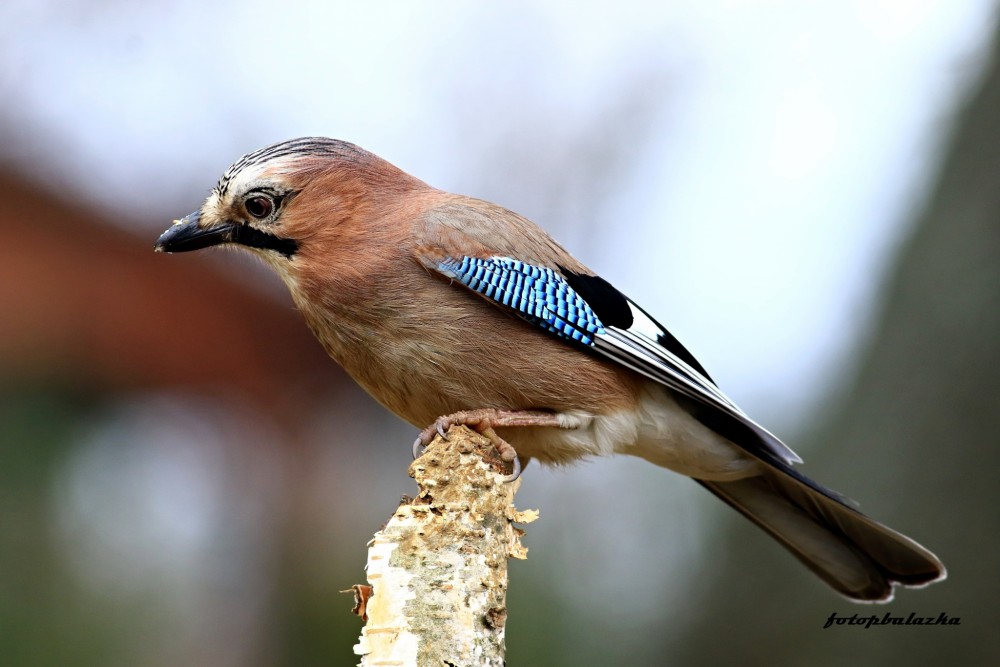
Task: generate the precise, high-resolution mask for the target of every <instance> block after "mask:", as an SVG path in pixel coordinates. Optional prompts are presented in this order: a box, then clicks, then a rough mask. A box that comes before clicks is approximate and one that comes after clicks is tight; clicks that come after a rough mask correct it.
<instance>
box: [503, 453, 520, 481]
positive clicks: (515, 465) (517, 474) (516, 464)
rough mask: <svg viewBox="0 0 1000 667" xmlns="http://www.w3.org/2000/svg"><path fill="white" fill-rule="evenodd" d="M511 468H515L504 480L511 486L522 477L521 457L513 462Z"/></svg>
mask: <svg viewBox="0 0 1000 667" xmlns="http://www.w3.org/2000/svg"><path fill="white" fill-rule="evenodd" d="M511 466H512V467H513V471H512V472H511V473H510V474H509V475H507V476H506V477H504V478H503V482H504V484H510V483H511V482H513V481H514V480H515V479H517V478H518V477H520V476H521V457H520V456H515V457H514V460H513V461H512V462H511Z"/></svg>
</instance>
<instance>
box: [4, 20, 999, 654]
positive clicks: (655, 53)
mask: <svg viewBox="0 0 1000 667" xmlns="http://www.w3.org/2000/svg"><path fill="white" fill-rule="evenodd" d="M615 7H616V8H614V9H612V8H611V7H610V6H605V5H602V4H599V3H590V2H583V3H578V4H576V3H575V4H574V5H573V6H572V7H570V6H569V5H567V4H565V3H554V2H552V3H528V2H514V3H505V4H504V6H503V7H487V6H478V5H475V6H471V5H465V4H462V3H458V2H442V3H435V4H434V5H430V4H423V3H402V2H400V3H386V4H380V5H379V6H378V7H377V8H371V7H368V8H362V7H360V6H359V7H333V6H327V5H324V4H320V3H300V4H296V5H295V6H293V7H282V8H278V7H277V6H272V5H269V4H267V3H263V2H243V3H236V2H221V3H217V4H215V5H212V6H211V7H204V6H201V5H199V4H198V3H194V2H177V3H172V2H151V3H145V4H143V5H142V6H133V5H132V4H129V3H124V2H121V1H120V0H102V1H101V2H59V3H56V2H33V3H28V2H21V1H12V2H7V3H5V4H4V5H3V6H2V7H0V93H2V99H3V100H4V101H3V104H2V105H0V195H2V197H0V201H2V202H3V206H0V665H4V666H6V665H18V666H21V665H24V666H35V665H95V666H96V665H101V666H117V665H122V666H125V665H128V666H140V667H147V666H157V667H158V666H161V665H162V666H166V665H198V666H200V665H205V666H227V665H234V666H235V665H240V666H243V665H246V666H255V665H261V666H264V665H289V666H292V665H295V666H300V665H352V664H356V662H357V657H356V656H354V655H353V653H352V651H351V647H352V645H353V644H354V642H355V641H356V638H357V636H358V633H359V631H360V626H361V623H360V620H359V619H357V618H355V617H354V616H352V615H351V614H350V613H349V609H350V607H351V602H352V601H351V599H350V596H348V595H344V594H341V593H340V592H339V591H342V590H344V589H346V588H348V587H349V586H350V585H352V584H355V583H360V582H362V581H363V579H364V571H363V566H364V562H365V557H366V542H367V541H368V539H369V538H370V536H371V534H372V533H373V532H374V531H375V530H377V529H378V528H379V527H380V526H381V524H382V523H383V522H384V521H385V519H386V518H388V516H389V515H390V513H391V511H392V509H393V508H394V506H395V504H396V503H397V501H398V498H399V496H400V495H402V494H405V493H411V492H412V491H413V488H414V487H413V484H412V482H411V481H410V480H409V479H408V478H407V477H406V473H405V471H406V467H407V465H408V463H409V446H408V444H407V443H409V442H412V438H413V430H412V429H411V428H410V427H408V426H407V425H405V424H402V423H401V422H399V421H398V420H397V419H396V418H394V417H392V416H391V415H389V414H387V413H385V412H384V411H383V410H382V409H381V408H380V407H379V406H377V405H376V404H375V403H374V402H373V401H371V399H369V398H368V397H367V396H365V395H364V394H363V393H362V392H361V391H360V390H359V389H357V388H356V387H355V386H354V385H353V384H352V383H351V382H350V381H349V380H348V379H347V378H346V377H345V376H344V374H343V373H342V372H341V371H340V370H339V369H338V368H337V367H336V366H335V365H334V364H333V363H332V362H330V361H328V360H327V359H326V358H325V355H324V354H323V352H322V350H320V349H319V346H318V344H316V343H315V342H314V341H313V339H312V338H311V336H310V334H309V333H308V331H306V329H305V327H304V326H303V325H302V323H301V322H300V321H299V318H298V316H297V314H296V313H295V312H294V311H293V309H292V308H291V304H290V301H289V299H288V297H287V296H286V295H285V294H284V292H283V288H281V286H280V285H279V284H278V281H277V280H276V279H275V278H273V277H272V276H270V275H268V274H267V273H266V272H265V271H263V270H262V269H261V268H260V267H258V266H257V265H255V264H253V263H252V262H250V261H249V260H246V259H244V258H241V257H236V256H233V255H231V254H227V253H222V252H213V253H206V254H205V255H204V256H190V255H184V256H176V257H166V256H162V255H154V254H153V253H152V243H153V241H154V240H155V238H156V235H157V234H158V232H159V231H161V230H162V229H163V228H165V227H166V226H167V224H169V221H170V220H171V219H172V218H176V217H179V216H181V215H184V214H186V213H188V212H190V211H192V210H194V209H195V208H196V207H197V206H198V205H199V203H200V201H201V199H202V198H203V197H204V195H205V193H206V192H207V191H208V189H209V188H210V187H211V186H212V184H213V183H214V181H215V179H216V178H218V176H219V175H220V174H221V173H222V171H223V170H224V169H225V168H226V166H227V165H228V164H229V163H230V162H232V161H234V160H235V159H236V158H238V157H239V155H240V154H242V153H244V152H246V151H249V150H252V149H254V148H257V147H259V146H262V145H265V144H267V143H271V142H274V141H279V140H282V139H286V138H290V137H294V136H300V135H307V134H323V135H329V136H336V137H340V138H343V139H347V140H350V141H354V142H356V143H358V144H360V145H362V146H364V147H366V148H368V149H370V150H373V151H375V152H377V153H379V154H381V155H383V156H384V157H386V158H387V159H389V160H391V161H393V162H395V163H397V164H398V165H399V166H401V167H403V168H404V169H406V170H408V171H410V172H411V173H414V174H416V175H417V176H419V177H421V178H423V179H425V180H427V181H428V182H430V183H431V184H432V185H435V186H438V187H441V188H444V189H448V190H454V191H460V192H464V193H467V194H472V195H475V196H481V197H484V198H488V199H491V200H494V201H497V202H499V203H501V204H504V205H506V206H508V207H510V208H513V209H515V210H518V211H519V212H521V213H524V214H526V215H528V216H529V217H531V218H532V219H534V220H536V221H538V222H539V223H540V224H542V225H543V226H544V227H546V228H547V229H549V230H550V231H552V232H553V233H554V235H555V236H556V237H557V238H559V239H561V240H563V241H564V242H565V243H566V245H567V246H569V248H570V249H571V250H572V251H573V252H574V253H575V254H576V255H577V256H578V257H580V258H581V259H582V260H583V261H585V262H587V263H588V264H589V265H591V266H592V267H593V268H595V269H597V270H598V271H599V272H600V273H601V274H602V275H604V276H605V277H607V278H609V279H610V280H612V281H613V282H614V283H615V284H616V285H618V286H619V287H620V288H621V289H622V290H623V291H625V292H626V293H628V294H630V295H631V296H632V297H634V298H635V299H636V300H637V301H638V302H640V303H642V304H643V305H644V306H645V307H646V308H647V309H648V310H649V311H650V312H651V313H653V314H654V316H656V317H657V319H659V320H661V321H663V322H664V323H665V324H667V325H668V326H669V327H670V328H671V329H672V330H673V332H674V333H675V334H676V335H677V336H678V337H679V338H681V339H682V340H683V341H684V342H685V344H686V345H687V346H688V347H689V348H690V349H692V351H693V352H695V353H696V354H697V355H698V356H699V357H700V358H701V359H702V361H703V362H704V363H705V365H706V366H707V367H708V368H709V369H710V371H711V372H712V374H713V375H714V376H715V377H716V379H718V380H719V381H720V384H722V386H723V388H724V389H725V390H726V391H727V393H728V394H730V395H731V396H732V397H733V398H735V399H736V400H738V401H739V402H740V403H741V404H742V405H743V406H744V408H746V409H747V411H748V412H749V413H750V414H752V415H755V416H756V417H758V418H759V419H760V421H762V422H764V423H765V424H767V425H768V426H770V427H771V428H772V430H774V431H776V432H778V433H779V435H781V436H782V437H783V439H784V440H786V441H787V442H788V443H789V444H790V445H791V446H792V447H793V448H795V449H796V450H797V451H798V452H799V453H800V454H802V455H803V458H804V459H805V460H806V462H807V463H806V465H805V468H804V470H805V471H806V472H807V474H810V475H811V476H813V477H816V478H817V479H819V480H820V481H822V482H824V483H825V484H827V485H829V486H831V487H833V488H835V489H838V490H840V491H842V492H844V493H845V494H847V495H849V496H851V497H854V498H856V499H857V500H859V501H860V502H861V506H862V508H863V509H864V510H865V511H867V512H869V513H870V514H872V515H873V516H875V517H876V518H879V519H880V520H882V521H884V522H886V523H888V524H889V525H891V526H893V527H895V528H898V529H899V530H901V531H903V532H905V533H906V534H908V535H911V536H913V537H914V538H915V539H917V540H919V541H920V542H922V543H923V544H925V545H926V546H928V547H929V548H931V549H932V550H934V551H935V552H936V553H937V554H938V555H939V556H940V557H941V558H942V560H943V561H944V562H945V564H946V565H947V567H948V570H949V579H948V580H947V581H946V582H944V583H942V584H938V585H935V586H933V587H931V588H928V589H927V590H922V591H909V590H905V591H900V592H899V593H898V595H897V598H896V600H895V601H893V602H892V603H890V604H888V605H882V606H877V607H874V606H858V605H852V604H850V603H848V602H846V601H844V600H842V599H840V598H839V597H837V596H836V595H835V594H833V593H831V592H830V591H828V590H827V589H826V588H825V587H824V586H823V585H822V584H821V583H819V582H818V581H816V580H815V578H814V577H813V576H812V575H810V574H809V573H808V572H806V571H805V570H804V569H803V568H802V567H801V566H800V565H798V563H797V562H795V561H794V560H793V559H792V558H791V557H790V556H788V555H787V554H786V553H784V552H783V551H782V550H781V549H780V548H779V547H778V546H777V545H776V544H774V543H773V542H772V541H771V540H769V539H767V538H766V537H765V536H764V535H763V534H761V533H760V532H759V531H758V530H757V529H756V528H754V527H753V526H751V525H749V524H748V523H746V522H745V521H743V520H742V519H740V518H739V517H737V516H735V514H733V513H732V512H731V511H730V510H728V509H727V508H725V507H723V506H722V505H721V504H719V503H717V502H716V501H715V500H714V499H713V498H711V497H709V496H708V494H705V493H704V492H703V491H702V490H701V489H699V488H698V487H697V486H696V485H694V484H691V483H690V482H688V481H687V480H684V479H682V478H680V477H677V476H675V475H672V474H670V473H668V472H666V471H662V470H658V469H654V468H652V466H649V465H648V464H645V463H642V462H640V461H630V460H611V461H596V462H589V463H586V464H582V465H579V466H575V467H572V468H569V469H564V470H555V471H554V470H546V469H540V468H539V467H538V466H537V465H532V466H531V467H529V468H528V469H527V471H526V473H525V476H524V483H523V486H522V490H521V492H520V494H519V504H520V505H521V506H522V507H537V508H539V509H540V510H541V520H540V521H538V522H536V523H534V524H532V525H531V526H530V527H529V529H528V534H527V537H526V538H525V544H526V545H527V546H528V547H529V549H530V554H529V559H528V560H527V561H525V562H514V563H512V564H511V568H510V575H511V590H510V597H509V607H510V614H509V620H508V628H507V643H508V661H509V664H512V665H607V664H613V663H621V664H634V665H661V664H679V665H720V664H736V663H738V664H750V665H758V664H759V665H763V664H767V665H802V664H810V665H827V664H829V665H841V664H845V663H848V662H849V663H851V664H858V665H897V664H898V665H939V664H957V665H992V664H1000V639H998V638H997V637H998V635H997V633H996V632H995V630H994V628H993V627H992V625H993V620H994V619H995V612H996V609H997V605H996V602H995V597H996V593H997V591H998V590H1000V587H998V584H1000V578H998V577H997V576H996V575H995V574H993V569H994V567H995V565H994V564H995V563H996V562H997V560H998V558H997V556H998V542H1000V532H998V530H997V528H998V526H997V516H998V512H997V509H996V508H997V507H998V503H1000V492H998V491H997V490H996V488H997V486H996V484H995V483H993V471H994V468H993V465H992V464H993V463H997V462H998V461H997V459H998V454H997V449H998V448H997V446H996V441H997V438H998V436H1000V63H998V60H997V58H996V55H995V53H994V42H995V35H994V27H995V20H994V19H995V5H994V3H992V2H984V1H975V2H973V1H971V0H968V1H964V2H945V1H944V0H938V1H936V2H932V1H925V2H906V3H904V2H890V1H888V0H885V1H877V2H866V3H860V2H858V3H843V2H833V1H832V0H830V1H824V2H816V3H797V2H791V1H790V0H775V1H773V2H755V3H733V2H726V1H723V0H718V1H714V0H713V1H711V2H695V1H694V0H690V1H684V2H676V3H664V4H662V5H661V4H660V3H625V4H622V5H620V6H617V5H616V6H615ZM515 444H516V443H515ZM886 611H888V612H891V613H893V614H895V615H903V616H906V615H908V614H909V613H910V612H916V614H917V615H922V616H936V615H937V614H939V613H941V612H944V613H946V614H948V615H949V616H952V617H960V618H961V625H959V626H947V627H872V628H870V629H867V630H866V629H863V628H856V627H833V628H830V629H823V624H824V623H825V621H826V619H827V618H828V617H829V615H830V614H831V613H833V612H836V613H837V614H838V615H847V616H849V615H851V614H853V613H861V614H869V613H878V614H881V613H884V612H886Z"/></svg>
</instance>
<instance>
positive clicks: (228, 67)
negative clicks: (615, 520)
mask: <svg viewBox="0 0 1000 667" xmlns="http://www.w3.org/2000/svg"><path fill="white" fill-rule="evenodd" d="M57 8H58V9H57ZM0 18H2V21H0V53H2V56H3V57H2V58H0V68H2V69H0V91H2V95H3V99H4V100H5V103H4V105H3V110H2V111H0V113H2V114H3V118H4V121H5V123H4V127H5V132H11V134H10V135H9V136H7V137H5V139H4V141H3V145H2V147H0V151H2V153H0V154H2V155H3V157H5V158H7V159H8V160H12V161H14V162H15V163H16V164H19V165H21V166H22V167H23V168H25V169H27V170H29V171H31V172H33V173H34V174H35V175H36V176H38V177H41V178H44V179H46V180H48V181H50V182H54V183H58V184H59V185H60V186H61V187H66V188H69V189H70V191H71V192H73V193H79V195H80V196H83V197H85V198H87V199H88V200H92V201H94V202H97V203H98V204H99V205H101V206H104V207H108V208H110V209H113V210H115V211H117V212H119V213H123V214H126V218H125V219H128V220H141V221H142V222H143V223H145V224H147V225H154V226H160V227H162V226H164V223H165V222H166V221H167V220H168V219H169V218H171V217H176V216H179V215H181V214H183V213H185V212H186V211H187V209H193V208H195V207H196V206H197V205H198V203H199V200H200V198H201V197H202V196H204V194H205V193H206V191H207V190H208V188H209V187H210V186H211V185H212V184H213V183H214V181H215V179H216V178H217V177H218V176H219V174H220V173H221V171H222V170H223V169H224V168H225V167H226V166H227V165H228V164H229V163H230V162H232V161H234V160H235V159H236V158H237V157H238V156H239V155H240V154H242V153H243V152H246V151H248V150H251V149H253V148H256V147H258V146H260V145H263V144H267V143H270V142H274V141H278V140H281V139H285V138H290V137H293V136H299V135H307V134H322V135H331V136H336V137H340V138H344V139H348V140H350V141H354V142H355V143H358V144H360V145H362V146H365V147H367V148H369V149H370V150H373V151H375V152H377V153H379V154H381V155H383V156H384V157H386V158H388V159H390V160H391V161H394V162H396V163H397V164H399V165H400V166H402V167H403V168H405V169H407V170H408V171H411V172H412V173H414V174H416V175H418V176H420V177H421V178H423V179H424V180H427V181H428V182H430V183H431V184H432V185H436V186H438V187H442V188H445V189H461V190H464V192H465V193H467V194H473V195H480V196H485V195H490V196H493V197H500V198H501V201H500V203H502V204H505V205H508V206H509V207H511V208H517V209H519V210H520V212H522V213H525V214H526V215H528V216H529V217H533V218H534V219H535V220H536V221H537V222H539V223H540V224H542V225H543V226H545V227H547V228H548V229H550V230H551V231H553V232H554V233H555V234H556V235H557V237H558V238H560V239H561V240H563V242H564V243H565V244H566V245H568V246H569V247H570V249H571V250H572V251H574V252H575V254H577V255H578V256H580V257H581V258H582V259H583V260H584V261H585V262H587V263H589V264H590V265H591V266H592V267H594V268H595V269H596V270H598V271H599V272H601V273H603V274H605V275H606V277H608V278H610V279H611V280H612V281H613V282H615V283H616V284H617V285H618V286H619V287H620V288H621V289H623V291H625V292H626V293H629V294H630V295H631V296H633V298H635V299H636V300H638V301H640V303H642V304H643V305H644V306H645V307H646V308H647V309H648V310H650V311H651V312H652V313H653V314H654V316H656V317H657V318H659V319H661V320H662V321H664V323H665V324H666V325H667V326H668V327H670V328H671V329H673V330H674V333H675V334H676V335H678V337H679V338H681V340H682V341H684V342H685V343H686V344H687V345H688V346H689V347H691V348H692V349H693V350H694V351H695V353H696V354H697V355H699V356H700V357H703V361H704V362H705V363H706V365H707V366H708V368H709V369H710V370H711V371H712V372H713V374H715V375H716V376H717V377H716V379H717V380H719V381H720V382H721V383H722V384H723V387H724V388H726V389H727V391H728V392H729V393H730V394H731V395H733V396H734V397H736V398H737V399H738V400H740V401H741V402H743V403H744V404H745V407H746V406H749V408H748V409H749V410H750V412H751V413H753V414H758V415H762V418H765V419H769V420H772V423H773V420H774V419H777V420H778V421H779V423H780V422H782V421H784V422H785V424H787V425H795V424H796V423H797V420H796V419H795V418H794V417H792V416H791V415H794V414H796V413H798V412H799V410H798V408H801V407H803V406H807V405H808V404H809V402H810V401H812V400H814V399H815V398H816V397H817V396H818V395H819V394H820V392H821V391H822V390H823V383H817V382H816V381H815V378H817V377H824V376H826V375H827V374H828V371H829V370H830V369H831V368H833V367H836V366H840V364H841V362H842V360H843V355H844V353H845V350H846V349H848V344H849V343H851V342H853V341H854V340H855V339H856V337H857V336H858V335H859V332H862V331H863V330H864V316H865V314H866V313H867V312H868V308H869V307H870V304H871V298H872V290H873V288H874V287H876V286H877V284H878V276H879V271H880V267H881V266H882V265H883V262H884V260H885V259H886V257H887V251H888V250H890V249H891V247H892V241H893V239H895V238H897V237H898V233H899V223H900V222H901V221H902V220H904V219H905V215H906V213H907V212H908V211H909V210H911V208H912V207H914V206H915V205H916V202H918V201H919V199H920V189H921V187H922V186H923V185H924V184H925V183H926V182H927V178H928V176H929V174H930V172H931V171H932V170H933V166H934V162H933V157H934V149H935V147H936V146H937V143H938V141H939V140H940V135H939V134H938V131H939V130H940V129H941V128H942V124H943V123H945V122H946V121H947V120H948V117H949V114H950V113H951V112H952V110H953V109H954V108H955V104H956V102H957V96H958V95H959V94H960V93H962V92H963V91H964V90H965V89H966V87H967V85H968V84H969V82H970V80H972V79H973V78H974V76H973V75H974V74H975V72H976V71H977V68H976V66H975V65H976V61H977V58H978V57H979V56H980V55H981V53H982V47H983V41H984V39H985V38H986V37H987V35H988V34H989V29H990V24H991V21H992V3H990V2H986V1H984V0H962V1H955V0H922V1H920V0H917V1H909V0H866V1H863V2H862V1H859V2H842V1H839V0H828V1H817V2H808V3H802V2H797V1H795V0H772V1H767V0H762V1H758V2H740V1H736V0H711V1H705V0H682V1H675V2H669V3H654V2H646V3H620V4H616V5H615V6H614V9H611V5H609V4H608V3H603V2H576V3H573V5H572V10H571V11H570V9H569V7H568V6H567V5H566V3H555V2H547V3H546V2H542V3H538V2H511V3H504V4H503V5H502V6H499V5H495V4H492V3H491V4H489V5H486V4H483V3H462V2H437V3H434V6H433V11H431V8H430V6H429V5H427V4H424V3H410V2H405V3H404V2H398V3H380V4H379V5H378V6H377V7H373V6H371V5H364V4H361V3H358V4H353V3H351V4H345V3H337V4H335V3H320V2H307V3H289V4H286V5H282V7H281V9H280V10H277V9H276V7H275V6H273V5H270V4H268V3H265V2H253V1H251V2H245V1H244V2H217V3H201V2H193V1H190V2H177V3H170V2H152V3H126V2H121V1H118V0H104V1H103V2H101V3H97V4H94V3H91V2H86V3H84V2H78V3H73V2H59V3H54V2H44V1H42V2H38V1H32V2H27V1H19V0H8V1H7V2H5V3H4V7H3V9H0ZM623 99H624V100H625V102H624V103H626V104H627V103H629V101H628V100H629V99H632V100H635V99H639V100H640V102H639V103H638V104H639V106H640V107H641V108H642V111H641V113H637V114H632V116H627V115H625V116H619V117H616V116H615V115H614V113H613V112H614V109H615V105H616V104H622V103H623ZM609 109H610V110H611V111H610V112H609ZM624 123H635V124H638V125H640V127H638V128H632V129H631V130H629V131H627V132H624V133H623V129H622V127H620V125H622V124H624ZM608 136H611V137H614V139H612V141H624V142H626V143H627V145H621V146H618V147H617V149H618V150H619V151H621V157H619V158H617V161H616V162H615V163H614V164H613V165H612V167H613V170H611V168H610V167H609V172H610V173H609V172H602V171H592V172H588V173H585V174H584V175H583V176H582V177H581V178H582V183H578V184H577V187H578V188H581V189H583V190H584V191H591V192H592V191H594V190H598V191H601V192H602V193H603V194H604V195H605V196H604V197H603V199H602V201H601V203H600V210H599V211H597V212H596V213H595V212H593V211H591V212H589V214H588V215H587V216H584V215H580V216H578V218H577V219H573V218H572V217H571V216H569V215H567V212H566V210H565V208H566V207H565V206H563V208H562V210H560V211H557V212H553V211H551V209H548V208H546V207H545V206H543V205H541V204H539V203H538V201H537V200H533V199H531V198H530V197H519V195H518V190H519V188H518V185H519V184H520V183H521V181H520V180H519V175H518V174H517V173H513V172H515V171H516V165H515V168H513V169H511V170H509V171H507V172H505V171H504V166H505V164H506V163H505V155H510V154H513V155H516V156H518V157H519V158H521V159H525V160H529V161H540V162H542V163H543V164H546V163H545V160H546V159H548V160H549V161H550V162H549V164H551V167H552V170H553V171H560V170H567V171H572V169H573V167H572V164H571V163H572V161H573V160H575V159H577V158H581V159H582V157H586V156H588V155H589V154H588V152H587V148H588V144H591V143H592V144H600V143H601V141H607V140H608V139H607V137H608ZM620 136H624V139H618V138H617V137H620ZM567 146H569V147H570V148H567ZM552 155H557V156H558V157H559V159H561V160H562V162H560V161H559V160H554V159H552V157H551V156H552ZM547 156H549V157H548V158H547ZM507 162H510V160H509V159H507ZM471 174H475V176H472V175H471ZM552 178H553V180H554V181H557V180H558V177H552ZM533 185H534V187H535V188H539V187H541V188H544V187H546V186H545V184H544V183H543V184H541V185H539V184H538V183H534V184H533ZM553 187H555V185H553ZM602 188H603V189H602ZM523 189H528V188H527V187H525V188H523ZM520 199H524V200H525V201H523V202H522V201H519V200H520ZM180 202H183V204H179V203H180ZM518 204H521V206H518ZM533 204H536V205H533ZM179 205H181V206H183V207H185V208H184V209H183V210H179V209H178V206H179ZM525 209H528V210H525ZM532 209H536V210H532ZM584 217H586V218H587V219H583V218H584ZM149 231H150V233H152V232H153V230H152V229H150V230H149ZM775 404H777V405H780V406H782V408H781V410H780V411H771V412H772V414H768V413H769V407H768V406H772V405H775Z"/></svg>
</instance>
